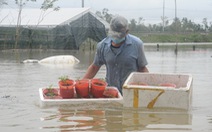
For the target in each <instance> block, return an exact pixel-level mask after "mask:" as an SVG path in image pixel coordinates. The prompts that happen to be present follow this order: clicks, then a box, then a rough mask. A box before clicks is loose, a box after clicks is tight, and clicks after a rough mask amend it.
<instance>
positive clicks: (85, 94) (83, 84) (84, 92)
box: [75, 79, 89, 98]
mask: <svg viewBox="0 0 212 132" xmlns="http://www.w3.org/2000/svg"><path fill="white" fill-rule="evenodd" d="M75 89H76V93H77V96H78V97H81V98H89V80H88V79H82V80H77V81H76V84H75Z"/></svg>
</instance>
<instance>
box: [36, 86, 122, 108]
mask: <svg viewBox="0 0 212 132" xmlns="http://www.w3.org/2000/svg"><path fill="white" fill-rule="evenodd" d="M39 95H40V106H41V107H51V106H76V107H77V106H79V107H83V106H88V105H89V106H92V107H101V106H104V107H105V106H117V107H123V97H122V95H121V94H120V92H119V93H118V98H71V99H44V97H43V88H39Z"/></svg>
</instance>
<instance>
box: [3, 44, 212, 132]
mask: <svg viewBox="0 0 212 132" xmlns="http://www.w3.org/2000/svg"><path fill="white" fill-rule="evenodd" d="M61 54H72V55H74V56H76V57H77V58H78V59H79V60H80V61H81V62H80V63H79V64H77V65H73V66H66V65H62V66H61V65H60V66H58V65H57V66H56V65H53V66H51V65H40V64H36V63H33V64H23V63H20V61H22V60H25V59H28V58H33V59H39V60H40V59H42V58H45V57H48V56H52V55H61ZM146 55H147V59H148V61H149V65H148V67H149V69H150V71H151V72H161V73H188V74H192V76H193V78H194V81H193V101H192V103H193V104H192V110H191V111H190V112H185V111H175V110H174V111H173V110H168V109H153V110H148V109H139V110H138V109H126V108H122V107H107V106H101V107H96V106H92V105H84V106H78V107H51V108H41V107H40V105H39V94H38V89H39V88H42V87H47V86H50V85H53V86H55V87H57V85H58V84H57V82H58V77H60V76H62V75H69V76H70V77H71V78H73V79H78V78H80V77H82V76H83V75H84V73H85V71H86V69H87V67H88V66H89V64H90V63H91V62H92V60H93V56H94V52H82V51H33V52H29V51H20V52H19V53H16V52H12V51H1V52H0V71H1V74H0V119H1V120H0V129H1V131H8V132H9V131H29V132H31V131H32V132H33V131H34V132H37V131H46V132H49V131H54V132H55V131H74V130H80V131H82V130H88V131H163V132H164V131H167V132H169V131H196V132H199V131H206V132H209V131H212V103H211V101H212V96H211V95H212V88H211V86H212V82H211V80H212V48H207V49H206V48H198V47H197V48H196V51H192V49H180V50H178V53H177V54H176V53H175V52H174V51H173V48H164V49H160V50H159V51H156V49H155V48H146ZM104 76H105V68H104V67H102V68H101V70H100V72H99V73H98V75H97V77H101V78H103V77H104Z"/></svg>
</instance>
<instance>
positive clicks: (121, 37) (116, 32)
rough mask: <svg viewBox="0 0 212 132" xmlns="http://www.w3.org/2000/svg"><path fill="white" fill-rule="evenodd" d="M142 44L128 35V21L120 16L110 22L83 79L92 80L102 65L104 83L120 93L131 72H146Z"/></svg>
mask: <svg viewBox="0 0 212 132" xmlns="http://www.w3.org/2000/svg"><path fill="white" fill-rule="evenodd" d="M147 64H148V63H147V60H146V57H145V54H144V46H143V42H142V41H141V40H140V39H139V38H138V37H136V36H133V35H131V34H128V21H127V19H126V18H124V17H122V16H116V17H114V18H113V19H112V20H111V22H110V29H109V32H108V37H106V38H105V39H103V40H102V41H101V42H99V43H98V44H97V52H96V55H95V58H94V61H93V63H92V64H91V65H90V66H89V68H88V70H87V72H86V74H85V76H84V78H88V79H92V78H93V77H94V76H95V75H96V73H97V72H98V71H99V69H100V67H101V66H102V65H105V66H106V81H107V83H108V85H109V86H115V87H117V88H118V90H119V91H120V92H121V93H122V85H123V83H124V81H125V80H126V79H127V77H128V76H129V74H130V73H131V72H135V71H136V72H148V69H147V67H146V65H147Z"/></svg>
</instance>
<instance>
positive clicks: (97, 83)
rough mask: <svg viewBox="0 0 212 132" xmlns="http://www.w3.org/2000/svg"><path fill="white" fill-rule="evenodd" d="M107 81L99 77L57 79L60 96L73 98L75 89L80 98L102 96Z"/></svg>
mask: <svg viewBox="0 0 212 132" xmlns="http://www.w3.org/2000/svg"><path fill="white" fill-rule="evenodd" d="M106 87H107V83H106V82H105V81H103V80H101V79H91V80H89V79H82V80H76V81H74V80H71V79H67V80H63V81H59V88H60V96H61V97H62V98H73V97H74V95H75V91H76V94H77V96H78V97H80V98H89V97H90V95H91V96H92V97H93V98H102V97H104V96H103V93H104V91H105V88H106Z"/></svg>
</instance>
